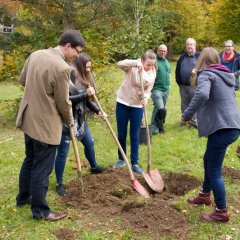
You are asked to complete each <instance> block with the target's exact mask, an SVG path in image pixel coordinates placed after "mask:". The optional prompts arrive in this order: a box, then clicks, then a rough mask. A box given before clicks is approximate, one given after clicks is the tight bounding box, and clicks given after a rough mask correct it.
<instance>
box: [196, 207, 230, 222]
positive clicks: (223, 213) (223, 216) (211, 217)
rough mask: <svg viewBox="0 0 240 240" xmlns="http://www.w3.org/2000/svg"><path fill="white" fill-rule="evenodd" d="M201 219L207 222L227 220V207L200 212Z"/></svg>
mask: <svg viewBox="0 0 240 240" xmlns="http://www.w3.org/2000/svg"><path fill="white" fill-rule="evenodd" d="M201 219H202V220H203V221H207V222H228V221H229V215H228V213H227V209H226V208H225V209H221V210H220V209H217V208H216V209H215V211H214V212H213V213H211V214H204V213H203V214H201Z"/></svg>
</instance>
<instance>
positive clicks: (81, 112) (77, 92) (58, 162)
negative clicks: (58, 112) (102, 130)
mask: <svg viewBox="0 0 240 240" xmlns="http://www.w3.org/2000/svg"><path fill="white" fill-rule="evenodd" d="M91 65H92V60H91V58H90V57H89V56H88V55H86V54H83V53H81V54H80V55H79V56H78V57H77V58H76V59H75V60H74V61H73V63H72V65H71V67H72V72H71V80H70V85H69V91H70V100H71V101H72V106H73V118H74V134H75V136H76V137H77V139H78V141H80V142H81V143H82V144H83V146H84V154H85V157H86V158H87V160H88V162H89V164H90V167H91V170H90V171H91V173H92V174H97V173H102V172H104V171H105V170H106V169H105V168H103V167H101V166H99V165H98V164H97V162H96V157H95V150H94V140H93V137H92V134H91V132H90V129H89V127H88V125H87V122H86V109H87V108H88V109H90V110H91V111H93V112H94V113H96V114H97V115H99V116H101V117H102V118H103V119H105V118H106V117H107V115H106V113H103V114H102V113H101V112H100V110H99V109H98V107H97V106H96V104H95V103H94V102H93V101H92V100H91V97H92V96H93V95H94V94H95V89H96V86H95V81H94V77H93V74H92V72H91ZM69 146H70V132H69V128H68V125H67V124H64V125H63V132H62V138H61V143H60V145H59V146H58V149H57V150H58V151H57V156H56V159H55V173H56V179H57V186H56V191H57V193H58V194H59V195H60V196H64V195H65V194H66V193H67V191H66V189H65V187H64V185H63V173H64V169H65V165H66V160H67V156H68V152H69Z"/></svg>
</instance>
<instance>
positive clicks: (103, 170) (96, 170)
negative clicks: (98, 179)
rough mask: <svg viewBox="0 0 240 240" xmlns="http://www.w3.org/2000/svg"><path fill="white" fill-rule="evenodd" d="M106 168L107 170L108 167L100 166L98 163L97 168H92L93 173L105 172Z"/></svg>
mask: <svg viewBox="0 0 240 240" xmlns="http://www.w3.org/2000/svg"><path fill="white" fill-rule="evenodd" d="M106 170H107V169H106V168H103V167H100V166H98V165H97V166H96V167H95V168H91V173H92V174H98V173H103V172H105V171H106Z"/></svg>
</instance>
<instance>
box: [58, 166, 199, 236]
mask: <svg viewBox="0 0 240 240" xmlns="http://www.w3.org/2000/svg"><path fill="white" fill-rule="evenodd" d="M163 179H164V181H165V189H164V191H163V192H162V193H160V194H155V193H153V192H152V191H151V190H150V189H149V188H148V186H147V185H146V183H145V180H144V179H143V178H142V177H141V176H140V178H138V180H139V182H140V183H142V185H143V186H144V187H145V188H146V189H147V190H148V191H149V192H150V193H151V198H150V199H144V198H142V197H141V196H140V195H139V194H138V193H137V192H136V191H135V190H134V188H133V187H132V186H131V183H130V179H129V175H128V172H127V170H126V169H125V168H124V169H118V170H110V171H108V172H106V173H104V174H99V175H88V176H85V177H84V179H83V182H84V192H83V193H81V185H80V181H78V180H75V181H72V182H70V183H69V184H68V185H67V190H68V195H67V196H66V197H64V198H62V201H63V204H65V205H66V206H68V207H69V206H72V207H74V209H75V211H77V212H78V213H79V215H78V216H79V218H81V219H82V220H84V219H86V222H87V219H88V220H89V219H91V220H90V221H91V225H92V226H93V227H94V228H95V227H96V224H97V223H99V222H101V223H102V224H103V225H104V226H105V227H107V228H108V229H109V228H110V229H111V228H112V229H116V228H117V229H119V230H127V229H130V230H131V231H133V232H135V233H137V234H140V235H146V236H149V237H151V238H152V239H159V238H160V237H163V236H173V237H176V238H177V239H186V237H185V236H186V233H187V231H188V230H189V224H188V221H187V217H186V216H185V215H184V214H183V213H181V212H179V211H178V210H177V207H176V206H175V205H174V204H173V201H175V200H177V198H178V196H180V195H183V194H185V193H186V192H188V191H190V190H191V189H193V188H196V187H198V186H200V182H199V181H198V180H197V179H196V178H194V177H190V176H188V175H183V174H177V173H169V174H164V175H163Z"/></svg>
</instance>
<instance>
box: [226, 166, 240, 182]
mask: <svg viewBox="0 0 240 240" xmlns="http://www.w3.org/2000/svg"><path fill="white" fill-rule="evenodd" d="M222 175H223V176H224V177H230V178H232V179H234V180H240V170H237V169H234V168H229V167H223V170H222Z"/></svg>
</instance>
